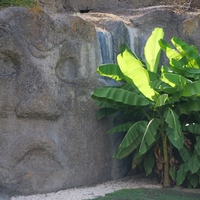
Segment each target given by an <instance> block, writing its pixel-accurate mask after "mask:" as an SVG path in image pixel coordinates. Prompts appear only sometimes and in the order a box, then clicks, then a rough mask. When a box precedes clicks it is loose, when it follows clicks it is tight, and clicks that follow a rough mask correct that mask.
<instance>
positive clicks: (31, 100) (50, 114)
mask: <svg viewBox="0 0 200 200" xmlns="http://www.w3.org/2000/svg"><path fill="white" fill-rule="evenodd" d="M15 112H16V115H17V116H18V117H26V118H45V119H51V120H56V119H58V118H59V117H60V115H61V112H60V110H59V108H58V106H57V104H56V102H55V101H54V100H53V99H52V97H50V96H49V95H45V94H40V95H37V96H35V95H34V96H33V97H31V96H30V97H28V98H27V99H23V100H22V101H21V102H20V103H19V104H18V106H17V107H16V110H15Z"/></svg>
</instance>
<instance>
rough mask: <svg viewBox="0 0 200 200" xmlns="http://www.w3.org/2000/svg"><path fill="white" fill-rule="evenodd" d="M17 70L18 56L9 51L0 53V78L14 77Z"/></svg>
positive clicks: (18, 64)
mask: <svg viewBox="0 0 200 200" xmlns="http://www.w3.org/2000/svg"><path fill="white" fill-rule="evenodd" d="M19 68H20V59H19V55H17V54H16V53H13V52H10V51H4V52H2V53H0V77H10V76H15V75H16V74H17V73H18V71H19Z"/></svg>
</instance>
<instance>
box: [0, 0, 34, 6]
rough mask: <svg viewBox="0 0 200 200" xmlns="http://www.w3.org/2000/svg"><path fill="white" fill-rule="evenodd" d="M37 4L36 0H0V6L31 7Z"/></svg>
mask: <svg viewBox="0 0 200 200" xmlns="http://www.w3.org/2000/svg"><path fill="white" fill-rule="evenodd" d="M35 5H37V0H0V7H11V6H19V7H32V6H35Z"/></svg>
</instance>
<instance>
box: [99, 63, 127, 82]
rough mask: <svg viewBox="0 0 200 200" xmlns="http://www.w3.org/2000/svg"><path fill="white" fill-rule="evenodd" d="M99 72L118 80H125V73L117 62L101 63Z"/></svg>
mask: <svg viewBox="0 0 200 200" xmlns="http://www.w3.org/2000/svg"><path fill="white" fill-rule="evenodd" d="M97 72H98V73H99V74H100V75H102V76H106V77H109V78H112V79H114V80H116V81H121V80H124V75H123V73H122V72H121V70H120V68H119V66H118V65H117V64H104V65H100V66H99V67H98V69H97Z"/></svg>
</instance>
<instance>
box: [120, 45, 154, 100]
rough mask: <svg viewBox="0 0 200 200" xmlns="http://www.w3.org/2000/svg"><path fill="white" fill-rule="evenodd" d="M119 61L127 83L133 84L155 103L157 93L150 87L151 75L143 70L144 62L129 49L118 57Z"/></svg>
mask: <svg viewBox="0 0 200 200" xmlns="http://www.w3.org/2000/svg"><path fill="white" fill-rule="evenodd" d="M117 61H118V64H119V67H120V69H121V71H122V73H123V74H124V76H125V79H126V81H127V82H128V83H133V84H134V85H135V86H136V87H137V88H138V90H139V91H140V92H141V93H142V94H143V95H144V96H146V97H147V98H148V99H150V100H152V101H153V100H154V99H155V95H156V93H155V91H154V90H153V89H152V88H151V87H150V84H149V83H150V79H149V74H148V72H147V70H146V69H144V68H143V65H142V62H141V61H140V60H138V59H136V58H135V57H134V56H133V55H132V54H131V53H130V52H129V51H128V50H127V49H125V50H124V52H122V53H121V54H119V55H118V56H117Z"/></svg>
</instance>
